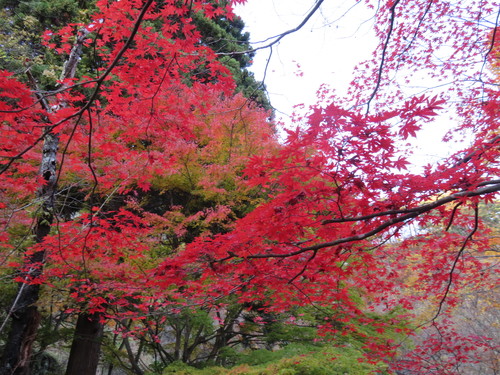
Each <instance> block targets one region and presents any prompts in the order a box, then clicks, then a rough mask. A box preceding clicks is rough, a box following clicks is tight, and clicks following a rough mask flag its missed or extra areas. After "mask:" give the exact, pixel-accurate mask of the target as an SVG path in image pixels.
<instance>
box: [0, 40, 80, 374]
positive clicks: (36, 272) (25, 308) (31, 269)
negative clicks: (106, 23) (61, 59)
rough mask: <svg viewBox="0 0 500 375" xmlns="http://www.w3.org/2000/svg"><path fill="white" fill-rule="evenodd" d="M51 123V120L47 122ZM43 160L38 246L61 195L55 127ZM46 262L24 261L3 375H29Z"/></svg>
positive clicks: (41, 255) (38, 255) (69, 67)
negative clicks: (57, 198) (38, 279)
mask: <svg viewBox="0 0 500 375" xmlns="http://www.w3.org/2000/svg"><path fill="white" fill-rule="evenodd" d="M87 33H88V31H86V30H85V31H82V32H80V35H79V36H78V38H77V40H76V42H75V45H74V46H73V49H72V50H71V53H70V55H69V57H68V61H67V62H66V64H65V67H64V71H63V75H62V77H61V79H65V78H73V77H74V74H75V71H76V64H77V63H78V59H79V57H80V56H81V53H82V45H83V41H84V38H85V36H86V35H87ZM28 78H29V80H30V83H31V85H32V86H33V90H34V91H35V92H37V91H38V89H37V87H36V81H35V79H34V78H33V76H32V75H31V74H29V72H28ZM36 95H37V99H38V100H39V101H40V103H41V105H42V107H43V109H44V110H45V111H47V112H49V113H50V112H51V110H50V106H49V104H48V102H47V101H46V99H45V97H43V96H41V95H40V94H36ZM60 104H61V106H62V107H64V106H65V105H64V104H65V103H60ZM47 122H48V119H47ZM45 132H46V135H45V137H44V143H43V149H42V160H41V165H40V171H39V175H40V177H41V178H42V179H43V180H44V183H43V184H42V185H41V186H40V187H39V189H38V191H37V198H38V200H40V201H41V207H40V210H39V212H38V214H37V219H36V223H35V227H34V229H33V235H34V237H35V242H36V243H38V244H40V243H42V242H43V240H44V238H45V237H46V236H47V235H48V234H49V233H50V228H51V225H52V222H53V221H54V211H55V194H56V191H57V152H58V147H59V136H58V134H57V132H53V126H52V124H50V123H49V124H48V125H47V126H46V128H45ZM44 260H45V250H43V249H41V250H39V251H37V252H35V253H33V254H32V255H29V256H26V258H25V259H24V266H23V269H22V270H21V271H20V275H21V277H22V279H23V281H24V282H21V283H20V284H19V288H18V292H17V295H16V297H15V299H14V302H13V303H12V306H11V308H10V310H9V312H8V313H7V318H6V319H9V318H11V328H10V332H9V336H8V339H7V342H6V343H5V348H4V352H3V356H2V362H1V367H0V375H29V374H30V368H29V367H30V357H31V348H32V346H33V342H34V340H35V337H36V332H37V330H38V324H39V323H40V314H39V312H38V309H37V307H36V303H37V302H38V299H39V293H40V285H39V284H37V283H34V284H32V283H31V280H36V279H37V278H38V277H39V276H40V275H41V273H42V271H43V263H44Z"/></svg>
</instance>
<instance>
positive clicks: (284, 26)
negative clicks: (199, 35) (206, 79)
mask: <svg viewBox="0 0 500 375" xmlns="http://www.w3.org/2000/svg"><path fill="white" fill-rule="evenodd" d="M353 3H355V4H358V5H355V6H354V7H353V8H349V7H350V6H352V4H353ZM314 4H315V0H249V1H248V2H247V4H245V5H243V6H238V7H236V14H238V15H239V16H241V17H242V19H243V21H244V22H245V25H246V31H248V32H250V36H251V42H252V43H253V46H254V47H258V46H261V45H265V44H267V43H269V41H267V42H265V43H260V44H259V43H258V42H260V41H263V40H266V39H268V38H270V37H272V36H275V35H278V34H281V33H283V32H284V31H287V30H290V29H293V28H295V27H297V26H298V25H299V24H300V23H301V22H302V20H303V19H304V18H305V16H306V15H307V14H308V13H309V11H310V10H311V9H312V7H313V6H314ZM372 27H373V20H372V14H371V13H370V12H369V11H368V10H367V9H366V7H365V6H364V4H363V3H362V2H354V1H352V0H338V1H337V0H336V1H325V3H324V4H323V5H322V6H321V8H320V11H319V12H316V14H315V15H314V16H313V17H312V18H311V19H310V20H309V21H308V23H307V24H306V25H305V26H304V27H303V28H302V29H301V30H299V31H297V32H294V33H292V34H290V35H287V36H286V37H285V38H283V39H282V40H281V41H280V42H279V44H278V45H276V46H274V47H273V50H272V56H271V58H270V59H269V56H270V50H269V49H262V50H260V51H258V52H257V54H256V57H255V59H254V64H253V67H252V69H251V70H252V71H254V73H255V75H256V78H257V80H264V82H265V84H266V86H267V89H268V92H269V96H270V99H271V104H272V105H273V106H274V107H275V108H276V118H277V120H279V121H282V122H283V123H284V125H285V126H286V125H289V124H290V121H289V119H288V117H289V116H290V114H291V113H292V112H293V106H294V105H297V104H305V105H306V106H309V105H311V104H314V103H315V102H316V91H317V90H318V88H319V87H320V85H321V84H323V83H326V84H328V85H330V86H331V87H333V88H334V89H335V90H336V92H337V94H339V96H340V95H341V94H342V93H343V92H345V91H346V89H347V87H348V85H349V83H350V82H351V80H352V72H353V68H354V66H355V65H356V64H358V63H360V62H362V61H364V60H368V59H369V58H370V57H371V53H372V52H373V50H374V47H375V46H376V40H375V37H374V34H373V31H372ZM266 64H268V67H267V69H265V67H266ZM299 66H300V67H299ZM299 72H302V73H303V74H302V76H300V75H299V74H298V73H299ZM264 74H266V75H265V76H264ZM449 124H450V123H449V120H447V121H446V123H445V124H443V125H442V126H440V125H439V124H433V125H431V126H430V127H428V128H426V129H424V130H423V131H422V132H421V134H420V136H419V139H418V140H416V141H415V142H414V145H415V146H414V152H415V156H414V157H413V158H412V161H413V162H414V163H415V164H416V165H419V166H423V165H425V164H427V163H433V162H435V161H437V160H439V159H440V158H443V157H445V156H447V155H448V154H449V153H450V152H451V151H453V148H450V147H451V145H449V144H441V143H440V141H439V140H440V139H441V138H442V137H443V136H444V134H445V133H446V130H447V128H448V126H449Z"/></svg>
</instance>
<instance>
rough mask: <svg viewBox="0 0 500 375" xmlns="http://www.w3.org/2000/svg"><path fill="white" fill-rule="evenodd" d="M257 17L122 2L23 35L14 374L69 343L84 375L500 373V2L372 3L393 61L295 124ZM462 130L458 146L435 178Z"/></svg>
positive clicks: (15, 129)
mask: <svg viewBox="0 0 500 375" xmlns="http://www.w3.org/2000/svg"><path fill="white" fill-rule="evenodd" d="M249 1H251V0H249ZM323 2H324V1H323V0H318V1H316V2H314V1H311V6H312V8H311V14H312V13H314V12H319V11H320V10H321V6H322V5H323ZM8 3H9V4H8ZM10 3H12V4H10ZM14 3H16V2H5V1H4V2H2V4H3V6H4V9H3V12H4V13H5V15H6V16H7V15H9V16H12V17H14V16H13V14H15V12H14V11H13V9H14V8H15V7H21V5H19V4H14ZM34 3H35V2H34ZM40 3H43V2H40ZM234 3H244V1H233V2H229V1H225V0H213V1H198V0H192V1H174V0H164V1H152V0H120V1H113V0H98V1H97V2H95V3H92V4H90V3H89V4H86V8H85V9H84V10H80V11H78V12H75V15H74V16H70V15H68V14H70V13H69V12H70V11H69V10H68V11H67V12H68V13H64V17H66V18H64V17H63V16H61V17H63V18H64V22H59V21H58V22H56V21H54V20H48V21H46V23H45V24H43V25H42V24H41V25H42V26H40V27H39V28H38V29H37V30H36V31H37V34H36V35H35V34H34V35H35V36H33V38H34V39H33V41H31V42H30V43H27V42H26V43H25V42H22V41H23V40H24V39H22V38H24V37H25V36H23V34H19V32H18V31H16V30H17V29H16V30H15V29H14V28H13V27H14V26H12V28H11V29H8V28H7V26H5V25H2V28H3V29H2V30H1V31H2V39H0V42H1V43H0V52H2V54H0V57H1V59H0V63H1V66H0V67H1V69H2V70H1V71H0V138H1V139H0V173H1V178H0V227H1V232H0V241H1V242H0V265H1V268H0V272H1V275H2V284H1V288H2V290H3V292H2V294H4V295H5V296H6V297H5V298H4V297H2V298H3V299H2V300H1V301H0V302H1V304H2V307H3V310H5V313H2V314H1V318H2V325H1V332H0V344H1V345H2V347H3V357H2V358H3V359H2V360H1V361H0V374H2V375H7V374H8V375H11V374H18V375H19V374H29V373H30V371H32V370H33V368H34V366H35V365H34V363H37V362H36V361H35V359H34V358H36V355H35V354H36V353H38V354H40V353H45V352H46V351H49V352H50V350H54V348H57V350H59V348H60V347H61V346H63V345H62V344H61V342H71V349H70V351H69V354H66V357H65V358H67V359H66V362H67V367H66V374H67V375H72V374H79V375H80V374H95V373H96V369H97V366H98V365H99V358H101V366H104V365H105V364H111V363H115V362H116V363H119V362H120V363H121V365H123V366H124V368H127V369H128V371H130V373H134V374H146V373H150V374H161V373H162V372H161V371H166V370H163V369H164V368H167V365H170V364H171V363H176V361H181V362H185V363H187V364H190V365H196V366H198V367H203V366H206V365H221V366H222V365H224V366H226V367H230V366H232V365H235V364H238V363H239V362H238V361H237V360H236V359H235V357H236V356H237V355H243V354H244V353H247V352H248V351H252V350H262V349H264V347H265V345H264V344H263V342H267V343H270V342H272V345H271V344H269V347H266V348H267V349H269V348H272V350H269V352H274V351H279V349H282V350H285V349H286V347H287V345H288V344H289V343H290V342H293V341H294V340H295V339H297V338H298V337H299V336H300V337H302V338H303V340H302V341H306V340H308V342H309V343H310V344H311V345H312V346H315V347H320V348H321V349H318V350H317V353H320V352H322V351H329V350H333V351H335V350H337V349H339V348H343V349H342V350H344V355H345V353H348V352H349V351H353V350H355V351H356V353H358V354H359V355H358V356H357V357H355V359H356V360H355V362H356V363H357V364H356V366H364V367H363V369H364V370H363V371H365V372H360V373H367V374H368V373H370V371H378V372H377V373H380V374H382V373H387V374H395V373H398V374H494V373H497V372H495V371H498V366H499V363H498V360H497V359H495V357H496V354H495V353H497V352H496V351H497V350H498V347H497V346H496V345H498V342H496V341H495V340H498V338H499V334H498V321H497V322H496V323H495V318H494V315H495V314H494V312H492V311H494V308H495V295H494V292H493V290H494V287H495V286H496V283H497V280H496V278H495V265H496V263H495V254H496V253H495V251H498V250H496V249H497V246H498V244H497V243H498V231H499V229H500V228H499V226H498V225H499V224H498V220H499V216H498V215H499V214H498V213H497V210H498V203H497V200H496V193H497V192H498V191H500V173H499V172H500V171H499V161H500V160H499V159H500V134H499V130H498V126H499V111H500V96H499V90H498V82H499V74H498V67H499V62H498V61H499V59H500V34H499V31H498V20H499V16H500V5H499V4H498V3H497V2H496V1H493V0H490V1H486V0H468V1H465V2H464V1H441V0H396V1H382V2H380V1H374V0H363V1H358V2H353V3H357V5H356V6H357V7H364V8H365V9H370V10H371V12H372V14H373V19H371V20H370V22H372V23H373V27H374V30H375V33H376V35H377V38H378V39H379V45H378V46H377V48H376V50H375V51H373V58H372V59H371V60H370V61H366V62H364V63H362V64H360V65H359V66H356V67H353V72H354V73H353V81H352V84H351V85H350V88H349V92H348V95H346V96H342V97H341V96H340V95H338V94H337V93H336V92H335V88H334V87H333V88H331V87H330V86H329V85H328V84H329V82H325V86H322V87H321V88H320V89H319V90H318V97H317V101H316V104H315V105H313V106H311V107H310V108H308V109H307V110H303V111H297V113H296V115H295V117H294V118H293V119H292V121H291V123H289V124H286V127H284V128H279V127H278V125H276V124H274V123H273V112H272V110H271V109H270V106H269V103H268V102H267V99H266V98H265V95H264V94H263V92H264V91H263V90H264V86H263V85H261V84H260V83H258V82H255V79H254V78H253V76H252V75H251V73H249V72H248V71H247V70H246V67H247V66H248V65H249V64H250V60H251V59H250V56H253V54H254V53H255V51H252V50H251V45H250V44H249V43H248V40H243V39H242V37H241V35H242V34H241V28H242V27H243V26H242V25H240V24H239V23H238V22H241V20H239V18H238V17H237V16H235V15H234V14H233V10H232V6H233V5H234ZM313 3H314V4H313ZM37 4H38V3H37ZM33 6H34V5H33ZM81 6H82V7H83V5H81ZM33 9H35V8H33ZM21 10H22V9H21V8H19V12H21ZM307 17H309V15H308V16H306V17H305V18H304V22H305V21H307ZM13 19H14V18H13ZM61 19H62V18H59V20H61ZM40 20H41V18H40ZM13 22H14V21H13ZM40 22H41V21H40ZM238 25H240V26H238ZM8 27H11V26H8ZM237 27H240V29H239V31H238V33H239V36H237V34H238V33H233V34H231V32H232V30H234V28H237ZM300 27H301V26H300ZM33 30H35V28H34V29H33ZM16 33H17V34H16ZM18 35H21V36H19V38H21V39H19V40H20V42H19V43H17V47H9V48H11V49H10V50H9V51H7V46H9V45H10V44H9V41H12V40H13V38H16V37H17V36H18ZM283 37H284V38H287V37H293V32H290V33H285V34H283ZM228 38H229V39H228ZM231 38H232V39H231ZM238 38H240V39H238ZM247 38H248V37H247ZM279 40H280V39H279V38H278V39H274V42H272V41H271V42H270V43H269V45H268V48H272V47H273V43H277V42H279ZM221 41H226V42H227V43H226V42H225V43H221ZM23 43H24V44H23ZM231 43H232V44H231ZM233 44H234V45H233ZM12 45H13V46H14V45H16V43H12ZM26 46H27V47H26ZM221 46H223V47H221ZM21 47H22V48H21ZM25 47H26V49H28V50H29V51H31V52H29V53H28V52H26V51H25V49H24V48H25ZM2 48H3V49H5V51H4V50H2ZM4 52H5V56H4ZM16 53H17V54H19V56H18V57H15V56H16V55H15V54H16ZM9 54H10V55H11V57H12V58H11V59H9V58H8V55H9ZM339 56H340V55H339ZM14 57H15V58H14ZM318 58H319V57H318ZM339 58H340V57H339ZM422 82H424V83H422ZM264 83H265V82H264ZM297 104H299V103H297ZM271 105H272V103H271ZM444 123H446V126H447V127H448V128H449V129H450V130H449V132H448V133H447V135H446V137H445V139H444V140H443V142H449V143H452V144H454V146H453V148H454V149H456V150H458V152H456V153H454V154H452V155H450V156H449V157H447V158H446V159H442V160H439V161H435V162H433V163H432V164H429V165H426V166H424V167H421V166H414V165H412V163H411V160H414V159H412V155H411V154H412V150H413V148H414V144H415V142H414V139H417V138H418V135H419V131H420V130H421V129H423V128H426V129H428V128H432V127H442V126H444V125H443V124H444ZM449 124H452V125H449ZM280 134H286V135H285V136H284V137H280V136H279V135H280ZM280 138H284V139H283V140H280ZM435 142H436V147H441V146H440V144H441V143H440V142H441V140H438V139H436V140H435ZM471 301H475V302H474V303H472V302H471ZM469 304H470V305H469ZM472 305H474V309H472V308H470V306H472ZM471 309H472V310H471ZM467 311H469V312H470V311H473V312H474V313H473V316H472V317H473V318H475V319H477V322H475V323H470V322H469V323H465V322H467V321H468V320H467V319H468V318H467V316H465V315H464V314H465V313H466V312H467ZM492 315H493V318H492ZM202 317H203V319H202ZM489 319H491V321H490V320H489ZM200 322H201V323H200ZM476 323H477V324H476ZM278 324H279V325H280V330H281V331H280V334H281V335H282V336H279V338H276V339H272V337H273V336H272V335H273V334H274V335H277V333H276V332H277V331H276V327H277V325H278ZM467 324H468V325H467ZM495 324H496V326H495ZM63 326H64V327H65V328H64V329H66V330H70V335H67V337H66V338H63V337H62V335H63V333H61V332H62V327H63ZM485 326H486V328H485ZM68 327H70V328H68ZM186 327H191V328H189V330H188V328H186ZM200 327H201V328H200ZM207 327H211V328H210V329H212V330H211V331H210V329H209V328H207ZM292 327H293V328H292ZM306 328H307V329H313V331H311V332H313V333H310V332H309V331H307V332H309V333H308V335H309V336H307V335H306V334H305V333H304V332H306ZM273 329H275V331H273ZM294 329H296V330H297V331H293V330H294ZM51 330H52V331H51ZM86 330H87V331H86ZM89 330H90V331H92V332H93V333H92V335H93V336H92V338H91V340H87V341H86V340H85V339H81V336H80V335H79V333H80V334H82V335H85V334H86V333H85V332H87V333H88V332H89ZM284 330H286V332H288V334H289V336H286V338H285V336H284V334H283V332H284ZM49 331H50V332H58V335H59V336H57V337H56V336H55V334H48V335H47V333H46V332H49ZM195 331H196V332H197V333H196V334H195ZM299 331H300V332H301V333H297V332H299ZM37 332H38V335H37V334H36V333H37ZM290 332H292V333H290ZM73 333H74V338H72V337H73ZM44 335H45V336H44ZM51 335H52V337H51ZM277 337H278V336H277ZM51 340H52V341H51ZM64 340H66V341H64ZM259 340H260V341H259ZM266 340H267V341H266ZM273 340H274V341H273ZM495 342H496V343H495ZM102 345H104V346H105V347H106V348H111V349H109V350H108V349H106V350H108V351H105V350H104V349H102V348H101V346H102ZM67 346H68V347H69V345H67ZM146 347H147V348H149V349H148V350H149V352H148V353H149V354H148V356H146V354H143V352H142V350H143V349H142V348H146ZM228 348H231V350H233V352H232V353H233V356H232V357H231V356H229V355H227V353H228V350H229V349H228ZM101 349H102V350H101ZM57 350H56V351H57ZM101 351H102V352H103V353H108V354H106V355H104V354H102V355H101V354H100V353H101ZM145 351H146V349H144V352H145ZM89 353H90V354H89ZM120 353H121V354H120ZM151 353H153V354H151ZM234 353H236V354H234ZM308 353H309V352H308ZM315 353H316V352H315ZM334 353H336V352H334ZM38 354H37V355H38ZM59 354H60V353H59ZM40 355H41V354H40ZM141 355H144V358H142V357H141ZM315 355H316V354H315ZM318 355H319V354H318ZM62 356H63V357H64V355H62ZM329 356H330V357H333V358H328V363H329V364H326V365H325V366H340V364H341V363H342V361H343V359H342V358H340V359H339V358H337V357H338V356H340V355H337V354H335V355H330V354H329ZM336 356H337V357H336ZM306 357H307V356H306ZM306 357H304V361H307V359H306ZM110 358H115V359H116V358H121V359H120V361H119V362H117V361H116V360H115V362H113V361H112V360H111V359H110ZM294 358H295V357H294ZM299 358H300V357H299ZM335 358H337V359H335ZM336 361H337V362H336ZM296 362H297V363H296ZM103 363H104V364H103ZM280 363H281V362H280ZM300 363H301V360H300V359H299V360H295V359H294V360H293V361H292V362H290V366H300ZM304 363H305V362H304ZM330 363H331V365H330ZM336 363H337V364H336ZM109 366H110V367H109V369H110V370H109V371H111V370H112V366H111V365H109ZM115 366H117V365H115ZM155 366H156V367H155ZM276 366H278V365H276ZM352 366H355V365H351V367H350V368H351V369H354V367H352ZM30 367H31V370H30ZM297 368H298V367H297ZM347 370H349V366H348V368H347ZM148 371H149V372H148ZM154 371H156V372H154ZM218 371H221V372H220V373H221V374H222V371H223V370H222V369H220V370H218ZM248 371H250V370H248ZM295 371H299V370H295ZM304 371H306V370H304ZM332 371H333V370H332ZM338 371H340V370H338ZM353 371H354V370H353ZM360 371H361V370H360ZM109 373H111V372H109ZM167 373H168V372H165V374H167ZM235 373H236V372H235ZM238 373H239V372H238ZM242 373H244V372H242ZM248 373H251V372H248ZM290 373H291V372H290ZM295 373H296V374H299V373H300V374H306V373H307V372H294V374H295ZM318 373H319V372H318ZM324 373H325V374H326V373H334V372H324ZM335 373H337V372H335ZM338 373H344V372H338ZM353 373H354V372H353ZM193 374H194V373H193ZM287 374H288V372H287ZM321 374H323V372H321Z"/></svg>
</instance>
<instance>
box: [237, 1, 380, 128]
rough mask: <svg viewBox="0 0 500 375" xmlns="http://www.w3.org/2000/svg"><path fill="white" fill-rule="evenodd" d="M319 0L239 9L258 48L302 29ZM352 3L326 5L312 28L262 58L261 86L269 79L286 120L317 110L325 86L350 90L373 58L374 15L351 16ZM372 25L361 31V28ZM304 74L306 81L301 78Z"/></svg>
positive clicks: (359, 11) (257, 67)
mask: <svg viewBox="0 0 500 375" xmlns="http://www.w3.org/2000/svg"><path fill="white" fill-rule="evenodd" d="M314 3H315V1H314V0H293V1H291V0H249V1H248V3H247V4H245V5H243V6H238V7H237V8H236V13H237V14H238V15H240V16H241V17H242V18H243V20H244V22H245V24H246V27H247V28H246V30H247V31H249V32H250V35H251V41H252V43H254V44H253V46H254V47H257V46H261V45H265V44H267V43H269V41H268V42H267V43H263V44H262V43H261V44H259V43H257V42H259V41H263V40H265V39H267V38H269V37H272V36H275V35H278V34H280V33H282V32H284V31H287V30H290V29H293V28H295V27H297V26H298V25H299V24H300V23H301V22H302V20H303V19H304V18H305V16H306V15H307V14H308V13H309V11H310V10H311V8H312V7H313V6H314ZM349 3H352V1H334V2H325V4H323V5H322V7H321V8H320V11H319V12H317V13H316V14H315V15H314V16H313V17H312V18H311V19H310V20H309V22H308V23H307V24H306V25H305V26H304V27H303V28H302V29H301V30H300V31H297V32H294V33H292V34H290V35H287V36H286V37H285V38H283V39H282V40H281V41H280V42H279V44H278V45H276V46H274V47H273V50H272V56H271V59H270V60H269V55H270V50H269V49H263V50H260V51H258V52H257V55H256V58H255V59H254V65H253V68H252V70H253V71H254V72H255V74H256V78H257V79H258V80H262V79H264V71H265V66H266V63H267V61H268V60H269V66H268V69H267V71H266V77H265V83H266V85H267V88H268V91H269V95H270V98H271V103H272V104H273V106H274V107H275V108H276V109H277V110H278V113H277V117H278V118H280V117H281V116H280V113H281V114H283V115H284V116H286V115H289V114H290V112H291V111H292V107H293V106H294V105H296V104H301V103H304V104H307V105H310V104H313V103H314V102H315V95H316V91H317V89H318V88H319V86H320V85H321V84H322V83H327V84H329V85H331V86H332V87H335V88H336V89H337V90H340V91H342V90H344V89H345V88H346V87H347V84H348V83H349V82H350V81H351V79H352V76H351V72H352V69H353V67H354V65H356V64H357V63H358V62H360V61H362V60H366V59H368V58H369V57H370V52H371V50H372V49H373V43H374V38H373V35H372V32H371V26H372V23H371V22H370V20H369V18H370V14H368V13H367V12H366V11H365V10H364V9H363V7H362V6H356V7H355V8H354V9H352V10H351V11H350V12H349V13H348V15H347V16H344V14H345V13H346V11H347V10H348V8H347V5H346V4H349ZM363 21H367V22H366V23H365V24H364V25H363V26H362V27H361V28H359V24H360V23H361V22H363ZM300 72H302V73H303V75H302V76H299V73H300Z"/></svg>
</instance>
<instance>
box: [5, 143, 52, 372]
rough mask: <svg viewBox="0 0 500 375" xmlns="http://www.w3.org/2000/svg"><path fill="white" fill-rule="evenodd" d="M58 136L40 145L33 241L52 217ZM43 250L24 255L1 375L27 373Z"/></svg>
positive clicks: (41, 236) (42, 234)
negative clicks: (41, 183)
mask: <svg viewBox="0 0 500 375" xmlns="http://www.w3.org/2000/svg"><path fill="white" fill-rule="evenodd" d="M58 145H59V137H58V136H57V135H53V134H52V133H49V134H47V136H46V137H45V142H44V145H43V157H42V165H41V167H40V172H39V173H40V176H42V177H43V179H44V180H45V184H44V185H42V186H41V187H40V189H39V191H38V193H37V197H38V198H39V199H41V200H42V205H41V207H40V212H39V213H38V216H37V219H36V224H35V228H34V230H33V235H34V236H35V242H36V243H41V242H42V241H43V239H44V238H45V237H46V236H47V235H48V234H49V232H50V226H51V224H52V221H53V219H54V207H55V198H54V197H55V193H56V185H57V181H56V180H57V175H56V156H57V148H58ZM44 258H45V250H40V251H36V252H35V253H33V254H32V255H30V256H27V257H26V259H25V262H24V268H23V269H22V270H21V271H20V275H21V276H22V278H23V280H24V282H22V283H20V284H19V288H18V292H17V295H16V298H15V299H14V302H13V303H12V306H11V308H10V310H9V312H8V316H7V319H8V318H9V316H10V317H11V319H12V323H11V329H10V332H9V337H8V339H7V342H6V344H5V348H4V353H3V357H2V367H1V369H0V374H1V375H29V373H30V369H29V365H30V356H31V347H32V346H33V342H34V340H35V337H36V331H37V329H38V324H39V323H40V316H39V315H40V314H39V312H38V309H37V307H36V303H37V301H38V297H39V292H40V285H39V284H37V283H34V284H32V283H31V281H32V280H36V279H37V278H38V277H39V276H40V275H41V273H42V270H43V262H44Z"/></svg>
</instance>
